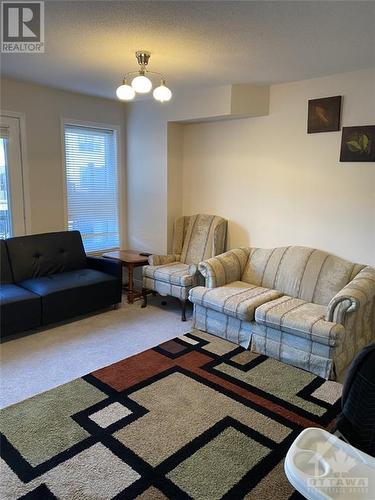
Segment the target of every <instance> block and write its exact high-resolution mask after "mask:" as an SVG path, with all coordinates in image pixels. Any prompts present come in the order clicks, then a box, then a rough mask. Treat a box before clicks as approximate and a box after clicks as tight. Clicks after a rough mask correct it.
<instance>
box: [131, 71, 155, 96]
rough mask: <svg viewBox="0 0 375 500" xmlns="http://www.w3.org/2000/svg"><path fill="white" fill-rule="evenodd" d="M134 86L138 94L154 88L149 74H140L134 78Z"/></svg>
mask: <svg viewBox="0 0 375 500" xmlns="http://www.w3.org/2000/svg"><path fill="white" fill-rule="evenodd" d="M132 87H133V89H134V90H135V91H136V92H138V94H147V92H150V90H151V89H152V82H151V80H149V79H148V78H147V76H143V75H139V76H136V77H135V78H133V81H132Z"/></svg>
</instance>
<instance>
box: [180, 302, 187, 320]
mask: <svg viewBox="0 0 375 500" xmlns="http://www.w3.org/2000/svg"><path fill="white" fill-rule="evenodd" d="M186 302H187V300H182V299H180V304H181V321H186Z"/></svg>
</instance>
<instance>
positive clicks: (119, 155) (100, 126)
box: [60, 117, 125, 255]
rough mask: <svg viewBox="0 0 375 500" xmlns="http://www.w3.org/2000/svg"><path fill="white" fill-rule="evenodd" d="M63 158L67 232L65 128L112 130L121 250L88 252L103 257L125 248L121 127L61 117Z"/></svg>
mask: <svg viewBox="0 0 375 500" xmlns="http://www.w3.org/2000/svg"><path fill="white" fill-rule="evenodd" d="M60 123H61V156H62V174H63V204H64V228H65V230H66V231H67V230H68V229H69V227H68V190H67V174H66V157H65V127H67V126H69V125H72V126H77V127H83V128H87V129H90V128H92V129H103V130H110V131H111V132H113V133H114V135H115V142H116V157H117V186H118V189H117V212H118V213H117V216H118V224H119V228H118V229H119V241H120V247H119V248H106V249H103V250H95V251H91V252H86V253H87V255H102V254H103V253H105V252H110V251H113V250H119V249H121V248H123V244H124V208H125V202H124V193H125V189H124V188H125V185H124V184H125V183H124V174H123V160H122V158H123V155H122V148H121V145H120V140H119V139H120V137H121V127H120V126H119V125H111V124H108V123H99V122H92V121H86V120H75V119H70V118H64V117H61V119H60Z"/></svg>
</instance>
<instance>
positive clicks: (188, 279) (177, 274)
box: [143, 262, 197, 286]
mask: <svg viewBox="0 0 375 500" xmlns="http://www.w3.org/2000/svg"><path fill="white" fill-rule="evenodd" d="M196 271H197V268H196V266H194V265H190V266H189V265H188V264H183V263H182V262H172V263H169V264H164V265H161V266H145V267H144V268H143V276H144V277H146V278H151V279H153V280H158V281H163V282H164V283H170V284H172V285H179V286H194V285H195V283H196Z"/></svg>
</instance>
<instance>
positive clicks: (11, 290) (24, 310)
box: [0, 283, 41, 336]
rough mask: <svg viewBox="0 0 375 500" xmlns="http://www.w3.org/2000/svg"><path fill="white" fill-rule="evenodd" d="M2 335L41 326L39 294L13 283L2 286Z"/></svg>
mask: <svg viewBox="0 0 375 500" xmlns="http://www.w3.org/2000/svg"><path fill="white" fill-rule="evenodd" d="M0 306H1V335H2V336H6V335H11V334H13V333H17V332H22V331H24V330H29V329H31V328H36V327H38V326H40V323H41V300H40V297H39V296H38V295H35V294H34V293H32V292H30V291H29V290H25V289H24V288H21V287H20V286H17V285H14V284H12V283H8V284H2V285H1V287H0Z"/></svg>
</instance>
